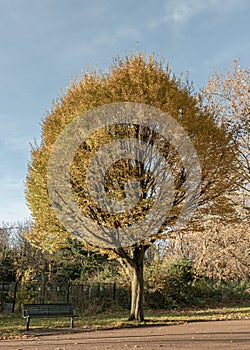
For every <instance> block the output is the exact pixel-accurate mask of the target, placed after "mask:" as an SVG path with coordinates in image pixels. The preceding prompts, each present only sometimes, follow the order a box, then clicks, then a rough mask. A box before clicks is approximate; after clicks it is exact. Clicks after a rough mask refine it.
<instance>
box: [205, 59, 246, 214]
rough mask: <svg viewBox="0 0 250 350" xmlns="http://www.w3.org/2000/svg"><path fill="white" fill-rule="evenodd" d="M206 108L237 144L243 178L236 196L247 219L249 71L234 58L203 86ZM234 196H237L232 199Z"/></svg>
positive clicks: (215, 72) (240, 172)
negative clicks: (223, 69) (223, 71)
mask: <svg viewBox="0 0 250 350" xmlns="http://www.w3.org/2000/svg"><path fill="white" fill-rule="evenodd" d="M203 96H204V98H205V103H206V105H207V106H208V108H209V109H210V110H211V111H213V113H214V114H215V117H216V120H217V123H218V124H223V125H224V126H225V127H226V128H227V130H228V132H230V133H231V135H232V142H233V143H234V144H237V145H238V170H239V175H240V177H241V178H242V180H243V181H242V182H241V183H240V184H239V188H238V191H237V193H236V197H237V199H238V203H239V199H240V202H241V209H242V210H243V211H246V212H245V214H246V215H247V216H248V218H249V210H250V70H249V69H245V68H241V67H240V62H239V60H237V59H235V60H234V62H233V64H232V69H230V70H228V71H227V72H226V73H225V74H224V73H221V72H219V71H218V70H216V69H214V73H213V75H212V76H211V77H210V79H209V81H208V85H207V87H205V88H204V89H203ZM234 199H236V198H234Z"/></svg>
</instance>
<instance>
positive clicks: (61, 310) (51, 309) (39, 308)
mask: <svg viewBox="0 0 250 350" xmlns="http://www.w3.org/2000/svg"><path fill="white" fill-rule="evenodd" d="M56 315H58V316H63V315H65V316H74V313H73V306H72V304H24V305H23V316H24V317H27V316H30V317H39V316H45V317H46V316H47V317H49V316H56Z"/></svg>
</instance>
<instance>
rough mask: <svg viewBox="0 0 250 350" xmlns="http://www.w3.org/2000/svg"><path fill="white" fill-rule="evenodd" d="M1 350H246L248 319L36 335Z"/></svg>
mask: <svg viewBox="0 0 250 350" xmlns="http://www.w3.org/2000/svg"><path fill="white" fill-rule="evenodd" d="M0 349H1V350H77V349H88V350H89V349H96V350H97V349H98V350H99V349H103V350H119V349H128V350H129V349H145V350H158V349H184V350H186V349H199V350H203V349H204V350H205V349H206V350H207V349H216V350H224V349H226V350H243V349H244V350H249V349H250V320H237V321H214V322H194V323H185V324H181V325H173V326H161V327H159V326H157V327H142V328H132V329H116V330H108V331H91V332H89V331H81V332H80V330H79V329H76V330H75V333H71V334H60V335H59V334H56V335H55V334H51V335H38V336H36V337H31V338H28V339H26V340H5V341H0Z"/></svg>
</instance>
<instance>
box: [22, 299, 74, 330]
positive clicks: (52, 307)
mask: <svg viewBox="0 0 250 350" xmlns="http://www.w3.org/2000/svg"><path fill="white" fill-rule="evenodd" d="M22 314H23V317H24V318H26V330H27V331H28V330H29V326H30V319H31V318H51V317H70V318H71V328H73V327H74V317H76V316H77V315H75V314H74V311H73V306H72V304H24V305H23V306H22Z"/></svg>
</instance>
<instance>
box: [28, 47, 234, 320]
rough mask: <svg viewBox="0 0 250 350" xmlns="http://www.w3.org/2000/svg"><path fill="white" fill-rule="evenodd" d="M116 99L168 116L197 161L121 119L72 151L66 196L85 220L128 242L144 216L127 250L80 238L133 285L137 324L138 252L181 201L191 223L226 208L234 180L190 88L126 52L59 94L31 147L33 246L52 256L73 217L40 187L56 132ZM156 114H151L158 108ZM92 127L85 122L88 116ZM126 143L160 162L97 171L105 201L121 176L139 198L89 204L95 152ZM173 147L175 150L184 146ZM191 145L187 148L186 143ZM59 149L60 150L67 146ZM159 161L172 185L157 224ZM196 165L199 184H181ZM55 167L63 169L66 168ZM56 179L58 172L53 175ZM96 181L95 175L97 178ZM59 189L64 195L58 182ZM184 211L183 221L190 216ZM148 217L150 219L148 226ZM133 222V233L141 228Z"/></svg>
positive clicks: (230, 153)
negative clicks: (192, 215)
mask: <svg viewBox="0 0 250 350" xmlns="http://www.w3.org/2000/svg"><path fill="white" fill-rule="evenodd" d="M117 102H119V103H122V102H132V104H133V103H134V104H135V105H134V106H135V109H136V108H137V106H138V104H143V106H146V107H145V108H146V109H147V108H148V109H147V110H148V111H149V112H150V111H152V109H150V108H151V107H150V106H153V107H154V108H157V109H158V110H157V111H158V112H157V113H161V111H163V112H165V113H168V115H170V116H171V117H172V118H173V120H175V121H176V122H175V125H177V124H178V125H181V127H182V128H178V127H177V129H175V130H172V134H171V133H170V134H171V137H172V139H175V137H176V138H177V139H178V137H179V136H180V135H176V134H178V132H180V133H181V132H182V130H185V133H186V134H187V135H189V138H190V140H191V141H192V144H193V145H194V147H195V148H196V151H197V154H198V155H197V156H196V155H194V153H193V154H192V156H193V158H195V159H193V160H192V159H191V158H192V157H191V156H190V155H188V153H187V154H185V155H183V156H182V157H180V156H179V154H178V151H177V150H178V145H176V144H175V145H173V144H171V142H170V141H169V139H170V137H169V139H167V138H166V137H163V136H162V134H161V130H160V129H159V127H158V128H157V125H156V127H154V128H149V127H146V126H145V125H142V124H141V125H140V124H139V123H135V122H131V120H130V121H129V122H126V121H123V123H120V124H119V125H117V124H115V125H110V124H109V125H106V127H100V128H98V127H97V130H96V131H95V132H92V133H91V135H89V136H88V137H87V138H86V139H85V140H84V142H82V143H81V144H80V145H79V147H78V149H77V151H76V153H75V156H74V159H73V161H72V163H71V167H70V172H69V174H68V178H69V182H70V185H71V190H72V193H73V197H72V198H73V199H74V201H75V203H77V205H78V207H79V208H80V211H81V212H82V213H84V215H85V217H86V218H87V219H91V220H93V221H94V222H95V223H97V224H98V225H99V226H100V227H101V228H102V229H103V232H104V233H105V232H107V231H108V232H110V231H109V229H110V228H111V229H114V230H115V232H120V234H121V236H122V233H124V236H125V235H127V236H128V239H130V238H131V237H132V238H133V233H132V234H131V235H130V236H129V235H128V234H127V232H128V230H129V229H130V228H131V227H132V228H134V227H135V225H134V223H139V224H141V223H142V221H143V220H144V219H145V218H147V217H149V219H148V222H149V227H150V229H151V230H152V234H151V235H150V236H143V237H142V236H136V234H137V231H136V230H135V233H134V236H135V237H137V239H136V238H135V239H134V240H133V239H132V238H131V239H132V240H130V241H129V242H130V244H127V245H125V244H123V245H122V244H121V245H119V244H117V245H114V246H108V247H107V246H102V245H101V244H99V245H98V244H95V243H93V242H95V241H94V239H93V240H92V241H91V235H92V236H93V237H95V232H93V231H91V232H90V234H89V240H88V239H86V240H85V244H86V249H92V250H99V251H101V252H104V253H108V254H109V255H110V257H111V258H114V259H117V260H118V261H119V262H120V263H121V265H122V267H123V268H124V271H125V273H126V274H127V276H128V277H129V279H130V281H131V315H130V319H131V320H134V319H135V320H139V321H142V320H143V319H144V312H143V265H144V256H145V252H146V251H147V249H148V248H149V247H150V246H151V245H152V244H153V242H154V241H155V240H156V239H158V238H164V239H165V238H167V237H168V234H169V232H170V231H171V229H173V228H174V227H176V223H177V222H178V216H180V213H181V212H182V208H184V207H185V205H187V203H188V204H189V206H190V207H192V206H194V204H193V203H196V205H198V207H199V209H198V210H197V212H196V213H197V214H196V217H197V218H198V216H199V215H211V214H212V213H214V214H215V213H217V214H219V213H221V212H223V213H225V212H227V210H228V209H229V207H228V205H227V198H226V196H225V194H226V193H227V191H229V190H230V189H231V188H232V187H233V186H234V184H235V176H236V175H235V152H234V149H233V148H232V147H231V144H230V137H228V135H227V134H226V130H225V128H223V127H219V126H218V125H216V123H215V121H214V118H213V115H212V114H211V113H210V112H208V111H204V110H202V108H200V106H199V104H198V102H197V99H196V98H195V97H194V96H192V94H191V87H190V85H189V84H188V83H183V82H181V81H180V80H178V79H177V78H176V77H175V76H174V75H173V74H172V72H171V71H170V69H169V67H168V66H167V67H166V68H165V66H164V64H163V62H162V60H159V61H157V60H156V59H155V58H154V57H153V56H149V57H148V56H146V55H143V54H141V53H139V54H132V55H129V56H127V57H126V58H125V59H121V58H117V59H116V60H114V62H113V64H112V65H111V67H110V70H109V71H108V72H107V73H100V72H93V73H89V72H87V73H85V74H84V76H83V77H82V78H81V79H80V81H73V82H72V84H71V85H70V86H69V87H67V91H66V93H64V94H63V96H62V98H61V99H60V100H58V101H55V103H54V105H53V108H52V111H51V113H50V114H48V115H47V116H46V118H45V119H44V122H43V127H42V142H41V145H34V146H33V149H32V152H31V163H30V166H29V173H28V176H27V189H26V198H27V202H28V205H29V208H30V210H31V212H32V215H33V218H34V227H33V232H32V234H29V235H27V236H26V237H27V238H28V239H29V240H31V242H33V244H36V245H37V246H39V247H42V248H43V249H47V250H55V249H57V248H58V247H60V246H63V245H64V244H65V242H66V239H67V237H68V235H69V233H68V232H67V230H66V229H65V228H64V226H63V225H62V223H61V221H60V220H61V219H62V221H64V222H66V221H67V220H68V219H69V216H70V215H71V212H70V211H69V210H72V208H71V207H70V205H68V204H67V205H66V208H64V209H65V210H66V211H67V210H68V212H67V214H64V216H63V214H62V215H61V219H60V220H59V219H58V217H57V216H56V214H55V212H56V211H57V210H58V211H59V215H60V213H61V212H62V209H61V207H62V206H63V205H64V204H63V200H62V198H61V197H60V196H58V197H57V199H56V200H54V201H52V202H51V199H50V196H49V193H48V187H47V181H48V167H49V166H50V159H51V154H53V152H54V148H55V147H56V146H55V145H57V142H58V136H59V135H62V134H61V133H62V132H64V130H65V129H66V128H67V126H69V125H70V123H72V121H76V117H78V116H79V115H83V114H84V113H85V112H88V111H91V110H93V109H95V108H97V107H99V106H103V105H107V104H113V103H117ZM147 106H148V107H147ZM153 107H152V108H153ZM143 108H144V107H143ZM98 111H100V109H98ZM135 112H136V110H131V113H135ZM153 112H154V113H156V109H154V111H153ZM157 113H156V114H157ZM84 115H86V114H84ZM149 116H150V114H149ZM164 116H165V115H164ZM89 122H90V124H91V120H90V121H89ZM149 123H150V122H149ZM166 123H167V121H166ZM173 123H174V122H173ZM97 126H98V125H97ZM76 133H77V131H76ZM186 134H185V135H186ZM183 135H184V134H183ZM73 136H74V135H73ZM73 136H72V137H73ZM127 138H130V139H133V140H134V139H136V140H138V143H140V144H142V145H145V149H144V151H143V152H141V153H143V154H142V158H141V159H144V158H143V157H144V155H145V154H146V155H147V156H148V155H150V154H151V153H150V152H152V148H153V147H155V148H157V149H158V150H159V154H160V156H159V158H158V159H156V158H155V157H152V156H151V158H150V157H149V158H150V160H149V161H147V164H146V165H145V164H143V162H142V161H138V160H136V161H135V160H134V159H130V157H123V159H116V161H115V162H114V164H111V165H110V166H109V167H108V169H107V172H105V171H106V170H105V171H104V170H103V172H104V173H105V174H104V177H105V185H104V186H103V187H104V189H105V192H106V194H107V196H108V197H109V198H112V199H115V200H116V201H118V202H119V201H122V200H124V201H126V199H127V194H126V193H127V192H126V191H127V187H126V186H127V185H126V184H127V183H128V180H130V179H132V180H136V181H137V184H138V183H139V185H140V189H139V190H140V192H139V195H138V196H137V197H136V198H137V202H135V204H134V206H132V208H129V210H120V211H119V210H117V211H113V212H112V213H110V212H108V210H107V207H106V209H105V210H103V209H102V207H101V205H96V204H95V202H94V201H93V198H91V196H90V195H89V191H88V187H87V185H86V178H87V172H88V166H89V163H90V160H91V159H92V158H93V156H94V155H95V153H97V152H98V150H99V149H100V147H104V146H105V145H106V144H108V143H110V142H115V141H116V140H117V139H119V140H120V139H121V140H126V139H127ZM59 139H60V137H59ZM186 140H187V137H186V136H184V138H183V140H182V141H183V142H186ZM69 141H70V139H69ZM124 144H125V142H124ZM179 146H180V148H181V145H179ZM189 146H190V149H191V148H192V147H191V142H190V143H189ZM64 147H65V145H64ZM64 150H65V152H66V153H67V147H65V148H64ZM191 153H192V152H191ZM161 157H164V159H165V162H166V164H167V166H168V167H169V169H170V170H169V171H166V174H165V173H164V176H166V177H168V179H170V180H169V181H170V182H171V181H172V182H171V184H172V188H171V191H172V192H171V195H172V198H171V209H170V210H169V212H168V214H165V215H164V220H162V219H161V218H158V217H157V215H156V218H155V217H154V216H153V215H151V216H149V215H147V213H148V212H149V210H150V209H151V207H152V206H153V205H154V199H155V198H156V197H157V196H158V198H160V199H161V191H160V190H159V186H158V185H157V184H156V175H155V174H156V172H157V170H158V160H159V159H161ZM66 158H67V156H66ZM147 159H148V158H147ZM198 159H199V163H200V167H201V170H202V175H201V179H200V178H199V177H198V178H199V180H201V184H200V183H197V180H195V176H194V177H193V181H192V180H190V181H189V182H188V178H190V173H192V171H193V169H192V166H191V164H192V162H193V161H194V162H196V163H197V161H198ZM54 161H55V163H56V161H57V159H56V158H55V159H54ZM187 162H190V163H189V168H188V170H187V169H185V165H187V164H186V163H187ZM159 163H161V161H159ZM61 166H62V167H61V169H62V171H63V163H62V164H61ZM152 169H153V171H152V172H151V170H152ZM198 170H199V169H197V171H198ZM154 171H156V172H154ZM107 173H108V175H107ZM152 173H153V175H152ZM56 175H58V176H60V174H56ZM97 175H98V174H96V173H95V174H94V176H97ZM170 175H171V176H170ZM173 178H174V180H173ZM165 179H166V178H165ZM59 182H60V181H59ZM187 183H188V185H187ZM92 184H94V185H95V182H94V181H93V182H92ZM59 185H60V184H59ZM90 185H91V184H90ZM129 186H132V190H133V188H134V192H135V193H134V194H137V193H138V192H137V190H138V188H136V187H133V182H130V185H129ZM199 186H200V193H199V194H200V196H198V194H197V191H196V192H195V191H194V192H193V193H195V194H193V196H190V198H188V196H187V194H186V192H188V190H190V188H188V189H187V187H194V189H195V190H196V189H197V188H199ZM58 188H59V190H61V189H60V186H59V187H58ZM160 189H161V188H160ZM168 190H169V188H168ZM65 191H66V188H65ZM97 193H98V191H97ZM164 194H165V193H164ZM73 199H72V201H73ZM163 203H164V202H162V205H159V206H158V209H159V210H160V209H161V210H163V211H165V210H166V212H167V210H168V209H169V208H168V207H167V204H163ZM68 207H69V208H68ZM78 214H79V211H78ZM78 214H77V215H75V217H76V220H78V216H79V215H78ZM186 214H187V215H188V212H187V213H186ZM87 219H86V220H87ZM160 219H161V220H160ZM150 220H152V222H151V225H150ZM68 221H69V220H68ZM73 221H74V220H73ZM71 222H72V217H71ZM79 222H80V224H82V226H84V225H85V222H84V220H82V221H81V220H79V221H78V227H79ZM152 223H153V224H154V225H152ZM138 226H139V229H140V225H138ZM155 227H157V230H156V229H155ZM72 231H73V230H72ZM75 233H77V232H76V231H75ZM103 237H104V236H103ZM138 237H139V238H138ZM111 238H112V237H110V236H108V237H107V238H106V237H105V239H104V238H103V240H106V241H109V240H111ZM116 239H117V237H116ZM131 242H132V243H131ZM97 243H98V242H97Z"/></svg>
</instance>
